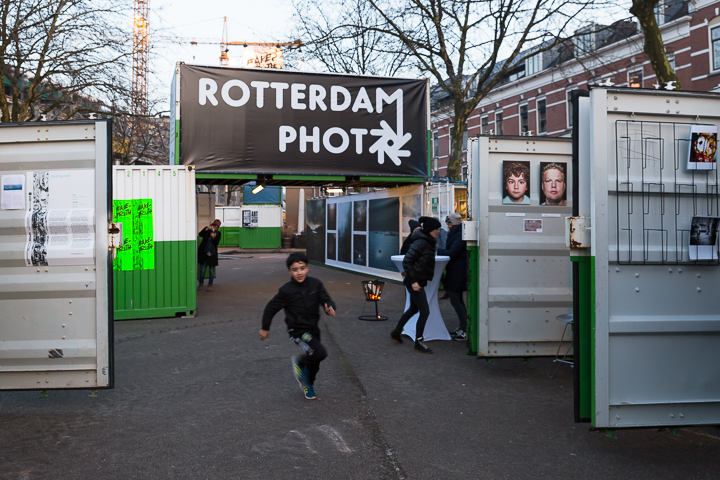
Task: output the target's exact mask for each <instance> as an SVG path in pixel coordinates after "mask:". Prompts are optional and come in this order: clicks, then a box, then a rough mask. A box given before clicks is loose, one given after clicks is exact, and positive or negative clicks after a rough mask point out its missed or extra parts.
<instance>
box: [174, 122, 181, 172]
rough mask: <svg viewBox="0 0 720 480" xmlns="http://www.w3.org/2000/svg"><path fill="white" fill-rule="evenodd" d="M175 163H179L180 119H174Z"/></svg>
mask: <svg viewBox="0 0 720 480" xmlns="http://www.w3.org/2000/svg"><path fill="white" fill-rule="evenodd" d="M175 165H180V119H177V120H175Z"/></svg>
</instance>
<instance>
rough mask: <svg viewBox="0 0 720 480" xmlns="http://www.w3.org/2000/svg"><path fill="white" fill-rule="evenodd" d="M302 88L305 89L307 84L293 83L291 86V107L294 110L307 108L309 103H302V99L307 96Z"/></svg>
mask: <svg viewBox="0 0 720 480" xmlns="http://www.w3.org/2000/svg"><path fill="white" fill-rule="evenodd" d="M300 90H305V85H303V84H302V83H293V84H292V85H291V86H290V107H291V108H292V109H293V110H305V109H306V108H307V105H305V104H302V103H300V100H302V99H304V98H305V94H304V93H302V92H301V91H300Z"/></svg>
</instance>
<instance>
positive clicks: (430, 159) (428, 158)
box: [427, 130, 432, 177]
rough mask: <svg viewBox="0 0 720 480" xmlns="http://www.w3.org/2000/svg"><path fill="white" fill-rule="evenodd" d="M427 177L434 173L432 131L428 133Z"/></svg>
mask: <svg viewBox="0 0 720 480" xmlns="http://www.w3.org/2000/svg"><path fill="white" fill-rule="evenodd" d="M427 163H428V169H427V176H428V177H429V176H431V172H432V130H428V131H427Z"/></svg>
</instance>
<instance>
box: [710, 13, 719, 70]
mask: <svg viewBox="0 0 720 480" xmlns="http://www.w3.org/2000/svg"><path fill="white" fill-rule="evenodd" d="M715 29H717V30H718V32H719V33H720V17H715V18H713V19H712V20H710V22H709V23H708V46H709V50H710V52H709V53H710V55H708V57H709V58H708V61H709V63H710V72H711V73H714V72H718V71H720V61H718V65H717V66H716V65H715V47H716V46H717V48H718V50H719V51H718V57H720V38H719V39H717V40H716V42H717V45H715V44H714V43H713V39H712V31H713V30H715ZM719 60H720V58H719Z"/></svg>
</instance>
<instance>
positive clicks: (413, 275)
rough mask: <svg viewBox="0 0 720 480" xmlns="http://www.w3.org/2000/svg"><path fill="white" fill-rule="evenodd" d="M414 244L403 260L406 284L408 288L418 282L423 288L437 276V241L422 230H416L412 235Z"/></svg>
mask: <svg viewBox="0 0 720 480" xmlns="http://www.w3.org/2000/svg"><path fill="white" fill-rule="evenodd" d="M410 238H411V239H412V244H411V245H410V249H409V250H408V252H407V253H406V254H405V258H403V263H402V265H403V270H405V280H404V283H405V285H407V286H410V285H412V284H413V283H414V282H418V284H419V285H420V286H421V287H424V286H425V285H427V282H428V280H432V279H433V276H434V274H435V245H436V244H437V242H436V240H435V239H434V238H433V237H432V236H430V235H429V234H427V233H424V232H423V231H422V230H415V231H414V232H413V233H412V234H411V235H410Z"/></svg>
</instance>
